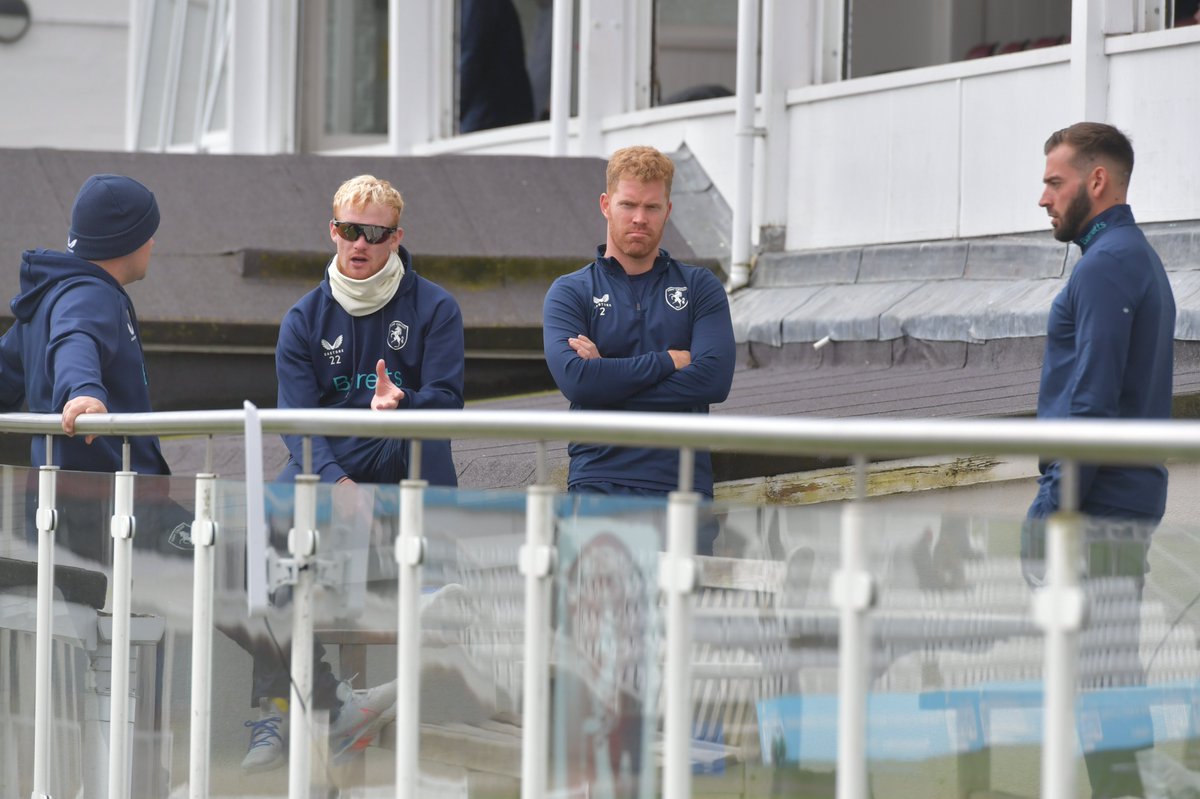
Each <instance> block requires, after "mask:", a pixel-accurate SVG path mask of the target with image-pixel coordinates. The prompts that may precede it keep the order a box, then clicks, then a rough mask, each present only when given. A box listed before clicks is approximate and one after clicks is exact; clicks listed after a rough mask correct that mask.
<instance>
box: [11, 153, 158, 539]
mask: <svg viewBox="0 0 1200 799" xmlns="http://www.w3.org/2000/svg"><path fill="white" fill-rule="evenodd" d="M158 223H159V213H158V202H157V201H156V200H155V198H154V194H153V192H151V191H150V190H149V189H148V188H146V187H145V186H143V185H142V184H141V183H139V182H138V181H136V180H134V179H133V178H129V177H125V176H123V175H108V174H102V175H92V176H91V177H90V178H88V179H87V180H86V181H85V182H84V184H83V186H82V188H80V190H79V194H78V195H77V196H76V197H75V203H74V205H73V207H72V208H71V226H70V229H69V231H68V233H67V241H66V245H67V246H66V251H65V252H58V251H54V250H45V249H36V250H26V251H25V253H24V254H23V256H22V261H21V290H20V293H19V294H17V296H16V297H15V298H14V299H13V301H12V303H11V306H10V307H11V308H12V312H13V315H14V316H15V317H16V322H15V323H14V324H13V326H12V327H11V328H10V329H9V330H8V332H7V333H5V334H4V337H3V338H0V410H4V411H14V410H20V408H21V407H22V405H23V404H24V405H26V406H27V407H28V409H29V411H30V412H32V413H61V414H62V429H63V432H64V433H66V434H67V437H65V438H64V437H61V436H60V437H55V438H54V445H53V446H54V452H53V453H52V457H50V458H47V453H46V442H45V438H44V437H43V436H35V437H34V439H33V447H32V461H33V465H34V466H41V465H43V464H45V463H47V462H50V463H53V464H54V465H56V466H59V467H61V468H63V469H68V470H75V471H87V472H115V471H118V470H120V469H121V468H122V453H121V444H122V438H121V437H120V436H99V437H98V436H94V435H89V436H87V437H86V438H76V437H75V421H76V419H78V418H79V416H80V415H82V414H87V413H144V412H148V411H150V410H151V408H150V391H149V385H148V379H147V376H146V368H145V358H144V356H143V354H142V343H141V334H140V331H139V329H138V321H137V315H136V314H135V313H134V309H133V301H132V300H131V299H130V298H129V295H128V294H127V293H126V292H125V286H127V285H129V284H130V283H133V282H134V281H137V280H141V279H142V278H144V277H145V276H146V270H147V268H148V267H149V265H150V252H151V250H152V249H153V247H154V238H153V237H154V234H155V232H156V231H157V230H158ZM130 458H131V462H130V468H131V469H132V470H133V471H135V472H137V473H138V474H157V475H165V474H170V469H169V468H168V466H167V462H166V460H164V458H163V455H162V450H161V448H160V447H159V442H158V438H157V437H155V436H133V437H131V438H130ZM93 504H96V503H93ZM61 524H62V513H61V512H60V527H61ZM77 535H78V534H77ZM88 535H89V537H92V536H94V535H95V534H94V533H92V532H91V531H89V533H88ZM77 543H80V542H72V543H71V546H72V549H76V544H77ZM102 543H103V542H102V541H93V540H89V542H88V544H87V548H88V549H91V548H92V547H96V548H98V547H100V546H101V545H102ZM76 551H79V550H78V549H77V550H76ZM97 551H98V550H97ZM80 554H83V553H82V552H81V553H80ZM89 554H90V553H89Z"/></svg>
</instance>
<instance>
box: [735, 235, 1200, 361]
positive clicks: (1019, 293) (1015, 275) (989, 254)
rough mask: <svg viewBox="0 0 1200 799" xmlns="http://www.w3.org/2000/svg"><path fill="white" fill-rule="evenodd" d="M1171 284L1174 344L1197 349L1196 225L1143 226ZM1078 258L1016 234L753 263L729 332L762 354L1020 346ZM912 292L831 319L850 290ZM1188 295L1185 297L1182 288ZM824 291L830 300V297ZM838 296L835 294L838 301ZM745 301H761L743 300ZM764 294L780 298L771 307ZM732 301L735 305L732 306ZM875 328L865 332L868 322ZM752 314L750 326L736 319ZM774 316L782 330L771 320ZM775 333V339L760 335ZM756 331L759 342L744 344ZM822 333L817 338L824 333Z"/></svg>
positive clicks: (773, 256) (1035, 331)
mask: <svg viewBox="0 0 1200 799" xmlns="http://www.w3.org/2000/svg"><path fill="white" fill-rule="evenodd" d="M1142 229H1143V230H1144V231H1145V233H1146V236H1147V238H1148V239H1149V241H1150V242H1151V244H1152V245H1154V247H1155V248H1156V250H1157V251H1158V252H1159V254H1160V256H1161V257H1162V259H1163V262H1164V265H1165V266H1166V267H1167V269H1168V272H1169V273H1170V274H1171V275H1172V282H1173V283H1174V284H1176V292H1175V293H1176V305H1177V323H1176V333H1175V335H1176V339H1177V340H1179V341H1192V340H1200V290H1195V291H1193V290H1191V289H1190V286H1191V285H1192V284H1193V283H1195V284H1196V285H1197V287H1198V288H1200V279H1198V278H1200V221H1194V220H1184V221H1178V222H1159V223H1150V224H1146V225H1143V226H1142ZM1079 257H1080V253H1079V249H1078V247H1074V246H1071V245H1067V244H1064V243H1061V242H1058V241H1056V240H1055V239H1054V238H1053V237H1052V236H1050V235H1049V234H1047V233H1046V232H1035V233H1017V234H1010V235H1002V236H985V237H978V238H971V239H954V240H948V241H940V242H913V243H906V244H894V245H872V246H860V247H845V248H835V249H823V250H807V251H800V252H766V253H762V254H760V255H759V257H758V260H757V262H756V265H755V270H754V272H753V273H752V276H751V283H750V285H749V286H747V287H746V288H744V289H742V290H740V291H739V292H737V293H735V295H734V298H735V302H734V305H733V313H734V326H735V330H738V331H743V332H744V337H743V336H739V338H738V340H739V342H742V343H746V344H749V345H751V346H752V347H753V348H755V349H761V347H762V345H764V344H774V345H776V346H781V345H788V344H790V343H803V342H808V343H812V342H813V341H817V340H819V339H820V338H822V336H823V335H824V333H825V332H828V333H829V334H830V335H831V336H832V338H833V339H834V340H835V341H836V340H843V341H849V340H863V341H870V340H873V339H879V340H883V341H886V340H891V339H895V338H898V337H901V336H909V337H914V338H920V339H924V340H929V341H964V342H980V341H987V340H991V339H997V338H1009V339H1016V338H1028V337H1036V336H1040V335H1043V334H1044V333H1045V325H1046V317H1047V314H1048V312H1049V308H1050V304H1051V303H1052V301H1053V298H1054V296H1055V295H1056V294H1057V293H1058V291H1059V290H1060V288H1061V286H1062V285H1063V283H1064V282H1065V279H1066V278H1067V277H1068V276H1069V275H1070V273H1071V270H1072V269H1073V268H1074V265H1075V263H1076V262H1078V260H1079ZM913 284H915V285H916V286H917V288H916V289H915V290H913V291H908V292H904V294H903V296H902V297H901V298H900V299H899V300H897V301H896V302H895V303H894V305H893V306H892V307H889V308H886V309H882V310H879V309H876V308H871V307H863V305H862V303H861V302H851V301H847V302H845V303H842V304H841V305H842V307H843V308H844V309H845V310H844V311H841V312H838V314H837V315H838V317H839V318H830V314H829V311H830V307H829V306H830V303H829V301H828V299H827V298H828V297H830V296H834V295H837V296H842V294H845V296H846V297H847V298H848V299H849V298H852V297H860V299H861V296H860V295H857V294H854V293H853V292H851V293H849V294H846V292H848V291H850V288H851V287H852V286H854V287H856V288H855V291H863V290H867V289H868V286H870V287H873V288H874V289H875V290H877V291H880V292H887V291H895V290H897V289H899V288H900V287H903V286H907V285H913ZM1185 286H1186V287H1188V290H1184V287H1185ZM801 287H804V288H805V289H808V290H813V289H819V290H820V291H821V292H822V297H823V298H824V299H825V301H824V302H823V303H820V304H818V303H813V302H809V303H804V304H802V305H800V306H799V307H795V306H793V305H790V304H789V303H786V302H784V300H785V296H786V295H787V293H788V292H795V291H797V290H798V289H800V288H801ZM830 292H832V294H830ZM839 292H840V293H839ZM743 295H751V296H753V295H762V297H763V298H764V299H763V300H759V301H749V297H744V298H743ZM772 295H779V296H778V297H777V298H776V299H775V301H774V302H772V301H770V299H769V298H771V296H772ZM739 300H740V301H739ZM877 310H879V314H878V320H877V323H876V322H875V321H874V320H872V321H871V323H869V324H867V323H866V322H867V321H868V320H867V319H866V317H867V316H871V317H874V316H875V313H876V311H877ZM747 311H752V312H754V314H755V318H753V319H749V320H746V319H739V318H738V316H739V313H740V312H747ZM772 311H774V312H776V313H778V314H779V316H780V321H781V322H782V324H781V325H780V326H778V327H777V326H776V324H775V322H776V320H775V319H773V318H770V315H771V313H772ZM768 330H769V331H771V332H772V334H775V331H776V330H778V335H779V338H778V339H775V338H774V335H771V336H766V335H763V334H762V332H761V331H768ZM754 331H757V332H758V335H752V332H754ZM822 331H824V332H822Z"/></svg>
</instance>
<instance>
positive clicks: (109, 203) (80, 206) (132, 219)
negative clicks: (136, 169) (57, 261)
mask: <svg viewBox="0 0 1200 799" xmlns="http://www.w3.org/2000/svg"><path fill="white" fill-rule="evenodd" d="M156 230H158V202H157V201H156V200H155V199H154V193H153V192H152V191H150V190H149V189H148V188H146V187H145V186H143V185H142V184H141V183H138V182H137V181H136V180H134V179H133V178H127V177H125V176H124V175H92V176H91V177H90V178H88V179H87V180H86V181H84V183H83V187H82V188H81V189H80V190H79V194H77V195H76V196H75V205H74V206H73V207H72V208H71V232H70V234H69V235H68V236H67V252H70V253H74V254H75V255H77V256H79V257H80V258H84V259H86V260H88V261H107V260H108V259H110V258H120V257H121V256H122V255H129V253H131V252H133V251H134V250H136V249H137V248H138V247H141V246H142V245H143V244H145V243H146V242H147V241H149V240H150V237H151V236H153V235H154V232H155V231H156Z"/></svg>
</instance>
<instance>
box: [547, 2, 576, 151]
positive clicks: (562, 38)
mask: <svg viewBox="0 0 1200 799" xmlns="http://www.w3.org/2000/svg"><path fill="white" fill-rule="evenodd" d="M574 16H575V5H574V3H573V2H572V0H554V26H553V31H554V35H553V37H552V43H551V49H550V155H566V154H567V136H568V134H567V123H568V122H569V121H570V119H571V51H572V50H573V49H574V35H575V24H574V23H575V20H574Z"/></svg>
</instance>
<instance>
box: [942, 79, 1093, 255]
mask: <svg viewBox="0 0 1200 799" xmlns="http://www.w3.org/2000/svg"><path fill="white" fill-rule="evenodd" d="M1070 77H1071V76H1070V68H1069V66H1068V65H1067V64H1066V63H1061V64H1049V65H1045V66H1040V67H1033V68H1030V69H1024V70H1017V71H1013V72H1000V73H995V74H992V75H979V76H975V77H970V78H965V79H964V80H963V82H962V133H963V144H962V211H961V217H960V224H959V235H961V236H989V235H996V234H1001V233H1014V232H1017V231H1025V230H1047V231H1048V230H1049V229H1050V227H1049V224H1048V223H1047V217H1046V212H1045V211H1043V210H1042V209H1041V208H1039V207H1038V204H1037V203H1038V198H1039V197H1040V196H1041V194H1042V174H1043V172H1044V171H1045V164H1046V158H1045V156H1044V155H1043V154H1042V146H1043V144H1044V143H1045V141H1046V137H1047V136H1049V135H1050V134H1051V133H1053V132H1054V131H1056V130H1058V129H1059V128H1063V127H1066V126H1067V125H1069V124H1071V122H1073V121H1074V120H1072V119H1070V118H1069V115H1070V109H1069V104H1068V103H1067V102H1066V100H1065V95H1066V93H1067V91H1068V90H1069V86H1070Z"/></svg>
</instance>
